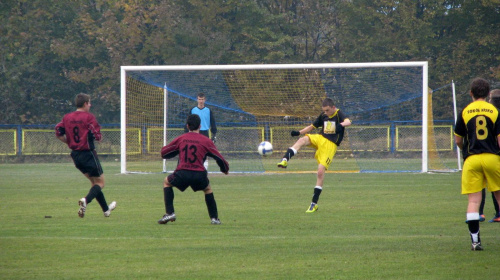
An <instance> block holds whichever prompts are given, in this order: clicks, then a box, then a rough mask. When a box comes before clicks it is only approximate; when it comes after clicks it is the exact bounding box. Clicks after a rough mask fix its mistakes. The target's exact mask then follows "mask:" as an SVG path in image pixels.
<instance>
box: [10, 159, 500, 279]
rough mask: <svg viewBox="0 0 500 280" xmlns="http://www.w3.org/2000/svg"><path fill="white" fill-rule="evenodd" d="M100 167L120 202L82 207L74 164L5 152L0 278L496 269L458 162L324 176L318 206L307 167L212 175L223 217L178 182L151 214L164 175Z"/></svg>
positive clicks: (496, 242) (392, 275) (483, 272)
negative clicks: (8, 156) (471, 228)
mask: <svg viewBox="0 0 500 280" xmlns="http://www.w3.org/2000/svg"><path fill="white" fill-rule="evenodd" d="M297 162H299V160H297ZM293 163H295V162H292V163H291V164H293ZM334 164H335V163H334ZM103 166H104V171H105V176H106V188H105V189H104V193H105V195H106V198H107V200H108V203H109V202H111V201H112V200H116V201H117V202H118V207H117V208H116V210H115V211H114V212H113V213H112V215H111V217H109V218H104V216H103V214H102V212H101V210H100V207H99V205H98V204H97V202H95V201H94V202H92V203H91V204H89V206H88V208H87V213H86V216H85V218H83V219H81V218H79V217H78V215H77V211H78V199H80V198H81V197H83V196H84V195H85V194H86V193H87V191H88V189H89V188H90V185H89V183H88V181H87V180H86V179H85V178H84V177H83V176H82V175H81V174H80V173H79V172H78V171H77V170H76V169H75V168H74V166H73V165H72V164H71V163H69V162H68V163H64V164H62V163H60V164H0V279H496V278H498V275H500V266H499V265H498V264H497V263H496V262H495V260H497V259H498V252H499V251H500V234H499V233H500V224H498V223H495V224H490V223H488V222H484V223H481V237H482V241H483V245H484V248H485V250H484V251H482V252H472V251H470V238H469V234H468V229H467V226H466V224H465V223H464V220H465V210H466V203H467V202H466V197H464V196H462V195H460V193H459V191H460V173H448V174H412V173H395V174H391V173H389V174H387V173H379V174H348V173H345V174H344V173H340V174H327V175H326V183H325V186H324V190H323V193H322V195H321V198H320V201H319V202H320V203H319V210H318V212H316V213H313V214H306V213H305V210H306V208H307V206H308V204H309V202H310V199H311V197H312V192H313V187H314V183H315V174H292V173H290V174H286V173H285V174H260V175H253V174H244V175H236V174H235V175H229V176H223V175H216V174H213V175H212V174H211V175H210V178H211V183H212V186H213V189H214V193H215V198H216V200H217V204H218V207H219V215H220V219H221V221H222V223H223V224H222V225H220V226H213V225H211V224H210V220H209V218H208V214H207V209H206V206H205V203H204V198H203V194H202V193H193V192H192V191H191V190H188V191H186V192H184V193H180V192H179V191H175V207H176V214H177V216H178V219H177V221H176V222H174V223H169V224H167V225H158V224H157V223H156V222H157V220H158V219H159V218H161V216H162V215H163V214H164V211H165V210H164V206H163V194H162V180H163V178H164V177H165V174H147V175H145V174H130V175H120V174H118V173H119V166H118V164H117V163H114V162H104V163H103ZM485 213H486V215H487V216H486V218H487V219H490V218H491V217H492V215H493V206H492V203H491V197H490V195H489V194H488V200H487V202H486V207H485ZM45 216H52V218H45Z"/></svg>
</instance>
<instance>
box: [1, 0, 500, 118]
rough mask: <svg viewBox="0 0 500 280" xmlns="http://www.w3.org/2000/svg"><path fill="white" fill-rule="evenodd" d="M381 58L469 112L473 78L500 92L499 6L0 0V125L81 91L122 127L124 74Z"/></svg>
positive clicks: (50, 112) (52, 108) (491, 1)
mask: <svg viewBox="0 0 500 280" xmlns="http://www.w3.org/2000/svg"><path fill="white" fill-rule="evenodd" d="M379 61H429V86H430V87H431V88H437V87H440V86H442V85H446V84H449V83H450V82H451V80H454V81H455V82H456V89H457V93H458V94H459V96H458V97H459V106H462V107H463V106H464V104H467V103H468V102H469V101H470V98H469V97H468V95H467V94H466V93H467V90H468V86H469V83H470V81H471V80H472V79H473V78H474V77H478V76H480V77H483V78H486V79H488V80H489V81H490V82H491V83H492V85H493V87H496V88H499V87H500V63H499V62H500V0H474V1H473V0H457V1H452V0H450V1H447V0H441V1H438V0H412V1H410V0H403V1H396V0H314V1H313V0H246V1H245V0H182V1H176V0H66V1H60V0H17V1H15V0H0V104H1V110H0V124H54V123H56V122H58V121H60V119H61V118H62V116H63V115H64V114H65V113H68V112H69V111H71V110H74V107H73V104H72V103H73V98H74V96H75V95H76V94H77V93H80V92H85V93H89V94H91V96H92V102H93V108H92V112H93V113H94V114H95V115H96V116H97V117H98V120H99V121H100V122H101V123H118V122H119V109H120V104H119V103H120V97H119V95H120V92H119V91H120V66H122V65H190V64H260V63H268V64H271V63H348V62H379ZM434 107H435V109H436V108H439V106H434Z"/></svg>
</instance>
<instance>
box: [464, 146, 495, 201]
mask: <svg viewBox="0 0 500 280" xmlns="http://www.w3.org/2000/svg"><path fill="white" fill-rule="evenodd" d="M486 183H487V184H486ZM485 186H486V188H487V189H488V191H490V192H494V191H498V190H500V156H498V155H494V154H490V153H484V154H478V155H471V156H468V157H467V159H465V162H464V168H463V170H462V194H469V193H476V192H480V191H481V190H482V189H484V187H485Z"/></svg>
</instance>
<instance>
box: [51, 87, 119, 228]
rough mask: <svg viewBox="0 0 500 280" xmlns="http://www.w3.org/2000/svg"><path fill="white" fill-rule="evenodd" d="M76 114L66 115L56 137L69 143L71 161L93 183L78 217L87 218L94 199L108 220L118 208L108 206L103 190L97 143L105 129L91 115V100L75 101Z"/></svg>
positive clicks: (82, 97) (82, 96) (78, 98)
mask: <svg viewBox="0 0 500 280" xmlns="http://www.w3.org/2000/svg"><path fill="white" fill-rule="evenodd" d="M75 105H76V108H77V109H76V111H74V112H71V113H68V114H66V115H65V116H64V117H63V119H62V121H61V122H60V123H58V124H57V125H56V137H57V139H59V140H61V141H62V142H63V143H66V144H67V145H68V147H69V148H70V149H71V158H72V159H73V162H74V163H75V166H76V168H78V170H80V171H81V172H82V173H83V175H85V177H87V179H89V180H90V184H91V186H92V187H91V188H90V191H89V193H88V194H87V196H86V197H84V198H82V199H80V200H79V201H78V204H79V206H80V209H79V210H78V216H80V218H83V217H84V216H85V210H86V209H87V204H89V203H90V202H91V201H92V200H93V199H94V198H95V199H96V200H97V202H98V203H99V205H100V206H101V208H102V211H103V212H104V217H109V215H110V214H111V211H112V210H114V209H115V207H116V201H113V202H111V204H110V205H109V206H108V204H107V203H106V199H105V198H104V194H103V193H102V189H103V188H104V175H102V174H103V171H102V167H101V163H100V162H99V159H98V158H97V153H96V151H95V146H94V140H96V141H100V140H101V139H102V135H101V126H100V125H99V123H98V122H97V120H96V118H95V117H94V115H92V114H91V113H89V111H90V106H91V104H90V96H89V95H87V94H83V93H80V94H78V95H77V96H76V98H75Z"/></svg>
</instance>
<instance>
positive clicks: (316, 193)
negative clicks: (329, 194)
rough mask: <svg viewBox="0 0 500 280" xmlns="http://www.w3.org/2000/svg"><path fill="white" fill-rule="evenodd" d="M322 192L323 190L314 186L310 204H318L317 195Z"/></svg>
mask: <svg viewBox="0 0 500 280" xmlns="http://www.w3.org/2000/svg"><path fill="white" fill-rule="evenodd" d="M322 190H323V189H322V188H321V187H318V186H316V187H315V188H314V195H313V198H312V202H314V203H316V204H317V203H318V200H319V195H320V194H321V191H322Z"/></svg>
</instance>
